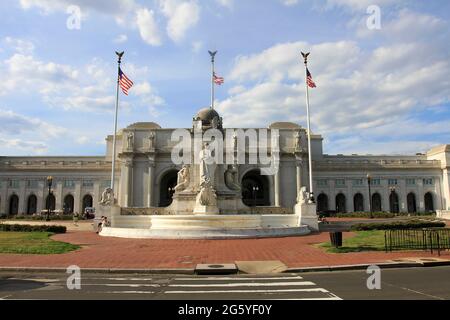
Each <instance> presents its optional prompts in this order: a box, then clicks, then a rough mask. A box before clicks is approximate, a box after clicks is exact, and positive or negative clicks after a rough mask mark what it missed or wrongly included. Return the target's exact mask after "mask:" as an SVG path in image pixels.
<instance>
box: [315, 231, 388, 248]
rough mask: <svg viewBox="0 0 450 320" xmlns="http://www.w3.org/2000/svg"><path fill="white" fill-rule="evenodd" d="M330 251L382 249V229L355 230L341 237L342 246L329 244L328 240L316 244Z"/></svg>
mask: <svg viewBox="0 0 450 320" xmlns="http://www.w3.org/2000/svg"><path fill="white" fill-rule="evenodd" d="M318 246H319V247H321V248H325V249H326V251H327V252H331V253H347V252H361V251H384V231H383V230H373V231H357V232H356V235H355V236H352V237H349V238H345V237H344V238H343V239H342V247H340V248H335V247H332V246H331V243H330V241H328V242H323V243H320V244H318Z"/></svg>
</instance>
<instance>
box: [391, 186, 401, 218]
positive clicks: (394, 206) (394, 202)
mask: <svg viewBox="0 0 450 320" xmlns="http://www.w3.org/2000/svg"><path fill="white" fill-rule="evenodd" d="M389 210H390V212H392V213H399V212H400V206H399V201H398V194H397V192H395V191H392V192H391V194H390V195H389Z"/></svg>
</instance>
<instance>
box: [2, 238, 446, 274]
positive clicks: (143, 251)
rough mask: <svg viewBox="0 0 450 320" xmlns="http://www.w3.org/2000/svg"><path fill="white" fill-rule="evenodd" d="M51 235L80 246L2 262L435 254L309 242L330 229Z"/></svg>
mask: <svg viewBox="0 0 450 320" xmlns="http://www.w3.org/2000/svg"><path fill="white" fill-rule="evenodd" d="M349 236H351V233H345V234H344V237H349ZM53 238H54V239H55V240H60V241H65V242H70V243H74V244H79V245H82V249H80V250H77V251H73V252H70V253H66V254H56V255H22V254H0V266H5V267H67V266H69V265H72V264H75V265H78V266H80V267H82V268H192V267H194V266H195V265H196V264H197V263H233V262H234V261H239V260H240V261H249V260H253V261H255V260H280V261H282V262H283V263H285V264H286V265H287V266H289V267H310V266H331V265H343V264H361V263H379V262H383V261H386V260H390V259H398V258H407V257H431V256H432V255H431V254H429V253H427V252H423V251H410V252H394V253H387V254H386V253H384V252H364V253H345V254H332V253H326V252H324V251H323V250H322V249H320V248H317V247H314V246H312V245H311V244H314V243H320V242H324V241H328V234H327V233H322V234H314V235H308V236H303V237H286V238H267V239H236V240H151V239H122V238H107V237H101V236H98V235H97V234H95V233H92V232H68V233H66V234H60V235H55V236H54V237H53ZM433 257H437V255H436V254H435V255H434V256H433ZM441 258H447V259H450V253H449V252H445V253H443V255H442V256H441Z"/></svg>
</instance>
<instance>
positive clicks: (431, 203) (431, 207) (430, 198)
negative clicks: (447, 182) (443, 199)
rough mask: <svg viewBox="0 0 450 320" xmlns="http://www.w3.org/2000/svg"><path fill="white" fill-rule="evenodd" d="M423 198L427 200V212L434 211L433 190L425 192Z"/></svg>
mask: <svg viewBox="0 0 450 320" xmlns="http://www.w3.org/2000/svg"><path fill="white" fill-rule="evenodd" d="M423 200H424V202H425V212H433V211H434V199H433V194H432V193H431V192H427V193H425V195H424V197H423Z"/></svg>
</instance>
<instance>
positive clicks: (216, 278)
mask: <svg viewBox="0 0 450 320" xmlns="http://www.w3.org/2000/svg"><path fill="white" fill-rule="evenodd" d="M290 279H294V280H295V279H303V277H300V276H297V277H266V278H258V277H245V278H244V277H239V278H232V277H207V278H202V277H198V278H174V279H173V280H178V281H180V280H186V281H204V280H206V281H216V280H227V281H248V280H290Z"/></svg>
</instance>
